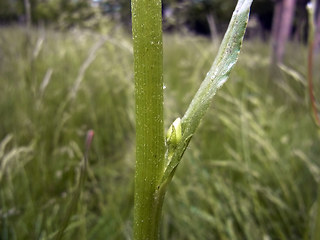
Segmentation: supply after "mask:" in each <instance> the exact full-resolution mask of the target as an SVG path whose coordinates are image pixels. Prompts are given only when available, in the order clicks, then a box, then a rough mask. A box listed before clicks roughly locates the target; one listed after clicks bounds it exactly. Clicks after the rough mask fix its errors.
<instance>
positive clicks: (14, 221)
mask: <svg viewBox="0 0 320 240" xmlns="http://www.w3.org/2000/svg"><path fill="white" fill-rule="evenodd" d="M217 47H218V44H216V43H212V42H211V41H210V40H209V39H207V38H203V37H199V36H194V35H190V34H185V35H183V34H170V35H169V34H166V35H165V36H164V81H165V90H164V93H165V123H166V124H165V125H166V127H168V126H169V124H170V123H171V122H172V121H173V120H174V119H176V118H177V117H179V116H182V115H183V113H184V111H185V110H186V108H187V106H188V104H189V103H190V101H191V99H192V97H193V95H194V94H195V92H196V90H197V89H198V87H199V85H200V83H201V81H202V79H203V78H204V76H205V74H206V73H207V70H208V69H209V67H210V65H211V63H212V61H213V59H214V56H215V53H216V51H217ZM288 48H289V51H287V52H288V55H287V59H286V61H285V62H286V63H287V64H288V66H289V67H291V68H293V69H295V70H296V71H297V72H299V73H300V74H301V76H302V77H301V80H302V81H300V82H299V81H297V80H296V79H293V78H292V77H291V76H290V75H287V74H286V73H285V72H278V73H277V74H270V69H271V68H270V65H269V59H270V56H269V46H268V44H267V43H265V42H261V41H254V40H249V41H245V44H244V47H243V49H242V53H241V54H240V60H239V63H238V64H237V66H236V68H235V70H234V71H233V73H232V76H231V78H230V80H229V82H228V83H227V84H226V85H225V86H224V87H223V88H222V89H221V90H220V91H219V92H218V94H217V96H216V98H215V100H214V103H213V104H212V106H211V109H210V111H209V112H208V114H207V115H206V117H205V119H204V120H203V122H202V124H201V127H200V129H199V130H198V131H197V133H196V135H195V137H194V140H193V141H192V142H191V145H190V147H189V149H188V150H187V152H186V154H185V157H184V160H183V161H182V163H181V165H180V167H179V168H178V170H177V174H176V176H175V177H174V180H173V183H172V184H171V186H170V187H169V191H168V193H167V196H166V200H165V205H164V211H163V212H164V214H163V223H162V233H161V235H162V239H188V240H189V239H190V240H193V239H194V240H198V239H239V240H240V239H252V240H255V239H263V240H268V239H291V240H294V239H308V238H309V235H310V232H311V230H312V227H313V226H312V219H313V217H314V212H315V211H314V209H315V206H314V204H315V200H316V195H317V181H318V180H319V176H320V163H319V158H318V156H319V154H320V148H319V143H320V138H319V132H317V128H316V127H315V126H314V124H313V121H312V118H311V115H310V114H309V107H308V101H307V99H308V98H307V95H306V89H305V87H304V84H305V81H304V80H303V79H304V77H303V76H304V75H305V74H304V72H305V69H306V54H307V53H306V48H305V47H304V46H302V45H298V44H294V43H292V44H291V45H289V46H288ZM132 66H133V58H132V45H131V39H130V35H128V34H127V33H126V32H125V31H122V30H121V29H119V28H116V29H114V30H112V32H110V33H109V34H108V35H107V36H100V35H98V34H94V33H92V32H85V31H76V30H75V31H69V32H56V31H51V30H41V29H39V30H35V29H33V30H31V31H30V32H27V30H26V29H23V28H18V27H10V28H9V27H8V28H2V29H1V35H0V89H1V94H0V116H1V119H0V120H1V124H0V239H1V240H9V239H10V240H11V239H15V240H20V239H41V240H44V239H53V237H54V236H55V234H56V233H57V231H58V230H59V226H60V223H61V221H62V219H63V217H64V213H65V212H66V208H67V207H68V202H69V201H70V199H71V196H72V193H73V191H74V189H75V186H76V182H77V178H78V177H79V172H80V164H81V160H82V158H83V152H84V141H85V136H86V132H87V131H88V130H89V129H93V130H94V131H95V137H94V141H93V146H92V149H91V152H90V157H89V168H88V178H87V182H86V184H85V190H84V192H83V194H82V197H81V199H80V201H79V203H78V210H77V212H76V213H75V214H73V216H72V218H71V221H70V224H69V226H68V228H67V231H66V235H65V238H64V239H80V240H81V239H131V236H132V228H131V225H132V208H133V173H134V160H135V159H134V158H135V157H134V156H135V154H134V145H135V143H134V135H135V132H134V129H135V126H134V82H133V71H132V70H133V68H132ZM316 71H317V73H316V74H315V76H319V71H320V70H319V69H317V70H316ZM315 85H319V78H318V79H317V83H315ZM317 95H318V96H319V94H317Z"/></svg>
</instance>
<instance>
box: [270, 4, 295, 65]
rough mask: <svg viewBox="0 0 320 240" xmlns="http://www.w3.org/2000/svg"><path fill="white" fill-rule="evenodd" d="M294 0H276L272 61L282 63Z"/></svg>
mask: <svg viewBox="0 0 320 240" xmlns="http://www.w3.org/2000/svg"><path fill="white" fill-rule="evenodd" d="M295 7H296V0H276V1H275V7H274V16H273V23H272V63H273V64H278V63H282V61H283V56H284V52H285V45H286V43H287V41H288V39H289V36H290V32H291V27H292V21H293V16H294V12H295Z"/></svg>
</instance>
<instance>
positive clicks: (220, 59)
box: [161, 0, 252, 185]
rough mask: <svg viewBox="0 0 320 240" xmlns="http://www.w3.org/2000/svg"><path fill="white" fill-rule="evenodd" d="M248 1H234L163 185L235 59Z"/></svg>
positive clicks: (183, 124) (191, 106)
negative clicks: (219, 43) (229, 16)
mask: <svg viewBox="0 0 320 240" xmlns="http://www.w3.org/2000/svg"><path fill="white" fill-rule="evenodd" d="M251 3H252V0H239V1H238V3H237V6H236V8H235V10H234V12H233V15H232V18H231V20H230V24H229V27H228V29H227V32H226V33H225V36H224V38H223V40H222V43H221V45H220V48H219V51H218V54H217V56H216V58H215V60H214V62H213V64H212V67H211V68H210V70H209V72H208V73H207V76H206V77H205V79H204V81H203V82H202V84H201V86H200V88H199V90H198V92H197V93H196V95H195V96H194V98H193V100H192V102H191V104H190V105H189V107H188V109H187V111H186V113H185V115H184V116H183V118H182V120H181V121H182V139H181V141H180V143H179V145H178V146H177V149H176V151H175V153H174V155H173V156H172V159H171V161H170V162H169V164H168V166H167V168H166V169H165V172H164V175H163V177H162V180H161V185H166V184H167V183H168V181H170V180H171V178H172V176H173V173H174V171H175V169H176V167H177V166H178V164H179V162H180V159H181V157H182V155H183V153H184V151H185V150H186V148H187V147H188V144H189V142H190V139H191V137H192V135H193V134H194V132H195V131H196V129H197V127H198V126H199V124H200V120H201V119H202V118H203V116H204V114H205V113H206V111H207V109H208V108H209V106H210V103H211V100H212V98H213V96H214V95H215V93H216V91H217V90H218V89H219V88H220V87H221V86H222V85H223V84H224V83H225V82H226V81H227V79H228V78H229V75H230V72H231V70H232V68H233V67H234V65H235V64H236V62H237V60H238V56H239V52H240V49H241V45H242V41H243V36H244V34H245V30H246V27H247V23H248V18H249V12H250V6H251Z"/></svg>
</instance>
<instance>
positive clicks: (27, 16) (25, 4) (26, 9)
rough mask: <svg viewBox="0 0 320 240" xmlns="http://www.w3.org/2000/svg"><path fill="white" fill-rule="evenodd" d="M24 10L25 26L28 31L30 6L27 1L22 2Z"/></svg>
mask: <svg viewBox="0 0 320 240" xmlns="http://www.w3.org/2000/svg"><path fill="white" fill-rule="evenodd" d="M24 8H25V12H26V25H27V29H29V28H30V26H31V6H30V1H29V0H24Z"/></svg>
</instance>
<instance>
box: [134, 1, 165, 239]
mask: <svg viewBox="0 0 320 240" xmlns="http://www.w3.org/2000/svg"><path fill="white" fill-rule="evenodd" d="M131 6H132V34H133V49H134V78H135V100H136V170H135V199H134V239H136V240H146V239H149V240H153V239H158V237H159V223H160V215H161V207H162V202H163V198H164V192H161V193H159V192H158V182H159V181H160V178H161V175H162V173H163V169H164V148H165V145H164V128H163V77H162V71H163V70H162V69H163V67H162V56H163V53H162V16H161V0H132V2H131Z"/></svg>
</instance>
